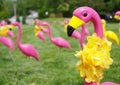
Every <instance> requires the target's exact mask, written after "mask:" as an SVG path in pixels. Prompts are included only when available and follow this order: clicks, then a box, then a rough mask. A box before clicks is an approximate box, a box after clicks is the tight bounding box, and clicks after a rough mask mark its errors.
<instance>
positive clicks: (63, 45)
mask: <svg viewBox="0 0 120 85" xmlns="http://www.w3.org/2000/svg"><path fill="white" fill-rule="evenodd" d="M41 26H47V27H48V31H49V33H48V34H49V38H50V41H51V42H52V43H53V44H54V45H56V46H58V47H60V48H67V49H72V48H71V46H70V44H69V42H68V41H67V40H65V39H64V38H62V37H56V38H53V36H52V31H51V26H50V25H49V24H48V23H47V22H43V23H41Z"/></svg>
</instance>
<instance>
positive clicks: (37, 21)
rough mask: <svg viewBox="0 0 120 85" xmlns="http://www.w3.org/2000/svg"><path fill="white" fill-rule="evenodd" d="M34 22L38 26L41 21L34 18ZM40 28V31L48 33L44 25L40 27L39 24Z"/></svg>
mask: <svg viewBox="0 0 120 85" xmlns="http://www.w3.org/2000/svg"><path fill="white" fill-rule="evenodd" d="M35 23H36V25H37V26H40V23H42V21H41V20H39V19H35ZM40 28H41V31H43V32H44V33H48V32H49V31H48V29H47V28H45V27H41V26H40Z"/></svg>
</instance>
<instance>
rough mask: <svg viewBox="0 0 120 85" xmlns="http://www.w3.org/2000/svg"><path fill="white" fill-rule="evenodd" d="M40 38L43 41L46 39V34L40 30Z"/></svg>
mask: <svg viewBox="0 0 120 85" xmlns="http://www.w3.org/2000/svg"><path fill="white" fill-rule="evenodd" d="M38 38H39V39H41V40H42V41H43V42H45V41H46V39H45V36H44V33H43V32H42V31H39V33H38Z"/></svg>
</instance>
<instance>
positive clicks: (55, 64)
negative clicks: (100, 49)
mask: <svg viewBox="0 0 120 85" xmlns="http://www.w3.org/2000/svg"><path fill="white" fill-rule="evenodd" d="M53 20H54V21H53ZM44 21H49V22H50V23H51V25H52V32H53V36H54V37H57V36H61V37H64V38H65V39H66V40H68V41H69V43H70V44H71V46H72V48H73V50H68V49H65V48H64V49H60V48H58V47H56V46H55V45H53V44H52V43H51V42H50V40H49V38H48V35H45V36H46V42H45V43H43V42H42V41H40V40H39V39H38V38H37V37H35V36H34V31H33V30H34V29H33V27H34V26H28V25H23V34H22V40H21V42H22V43H31V44H32V45H33V46H34V47H35V48H36V49H37V51H38V53H39V58H40V61H36V60H35V59H33V58H27V57H26V56H25V55H23V54H22V53H21V52H20V51H19V49H18V48H17V45H16V37H17V28H16V29H14V30H13V31H14V33H15V38H14V39H13V40H14V43H15V51H14V52H11V51H10V49H9V48H7V47H5V46H4V45H2V44H0V85H83V79H82V78H81V77H80V76H79V72H78V71H77V70H76V68H75V65H76V63H77V61H78V58H76V57H75V56H74V54H75V52H76V51H78V50H80V49H81V48H80V46H79V41H78V40H75V39H72V38H69V37H67V36H66V34H65V33H64V28H63V25H62V21H63V18H58V19H57V18H52V19H44ZM87 28H88V30H89V31H90V32H93V29H92V28H93V27H92V25H91V23H89V24H87ZM107 28H109V29H107V30H112V31H114V32H116V33H117V35H118V36H119V38H120V34H118V23H110V24H109V23H108V24H107ZM111 57H112V58H113V60H114V62H113V64H112V65H111V67H110V69H109V70H105V72H104V78H103V79H102V81H101V82H104V81H112V82H116V83H119V84H120V61H119V60H120V46H116V44H115V43H113V45H112V50H111Z"/></svg>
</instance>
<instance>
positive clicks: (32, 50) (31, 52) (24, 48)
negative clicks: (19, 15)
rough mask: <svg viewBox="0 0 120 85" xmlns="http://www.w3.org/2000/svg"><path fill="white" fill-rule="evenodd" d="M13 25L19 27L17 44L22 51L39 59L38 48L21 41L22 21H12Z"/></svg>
mask: <svg viewBox="0 0 120 85" xmlns="http://www.w3.org/2000/svg"><path fill="white" fill-rule="evenodd" d="M12 25H14V26H17V27H18V37H17V46H18V48H19V49H20V51H21V52H22V53H23V54H25V55H26V56H29V57H30V56H31V57H33V58H35V59H36V60H38V59H39V57H38V53H37V51H36V49H35V48H34V47H33V46H32V45H31V44H22V43H21V42H20V40H21V34H22V27H21V25H20V23H18V22H12Z"/></svg>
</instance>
